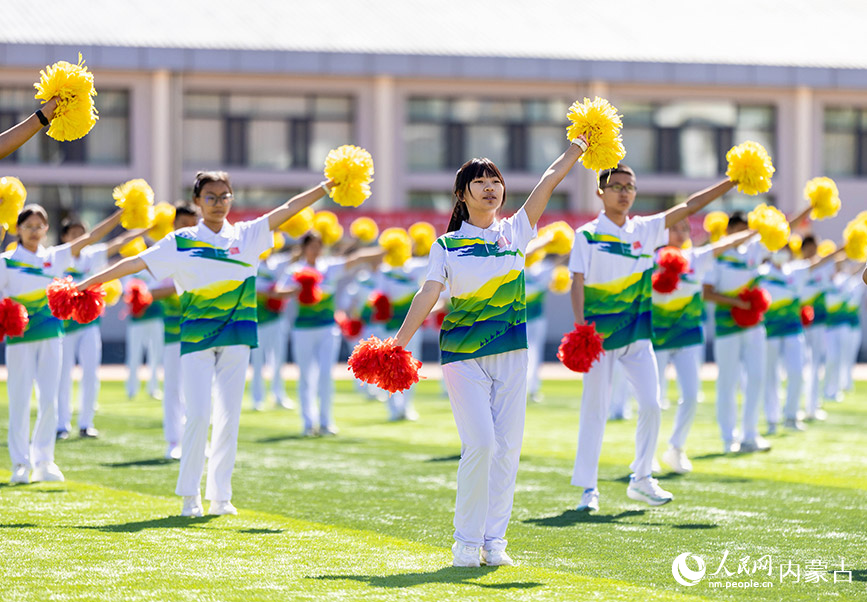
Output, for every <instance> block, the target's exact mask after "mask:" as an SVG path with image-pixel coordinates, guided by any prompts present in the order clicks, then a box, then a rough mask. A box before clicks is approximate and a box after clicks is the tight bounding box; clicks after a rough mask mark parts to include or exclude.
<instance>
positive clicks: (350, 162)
mask: <svg viewBox="0 0 867 602" xmlns="http://www.w3.org/2000/svg"><path fill="white" fill-rule="evenodd" d="M325 177H326V178H328V179H329V180H332V181H333V182H334V184H335V185H334V187H333V188H332V189H331V198H332V199H334V202H335V203H337V204H338V205H343V206H344V207H358V206H359V205H361V204H362V203H363V202H364V201H366V200H367V199H368V197H370V183H371V182H372V181H373V157H371V156H370V153H369V152H367V151H366V150H364V149H363V148H359V147H357V146H353V145H351V144H345V145H343V146H341V147H338V148H335V149H333V150H331V151H330V152H329V153H328V156H327V157H325Z"/></svg>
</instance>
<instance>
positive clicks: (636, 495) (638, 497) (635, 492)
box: [626, 488, 674, 506]
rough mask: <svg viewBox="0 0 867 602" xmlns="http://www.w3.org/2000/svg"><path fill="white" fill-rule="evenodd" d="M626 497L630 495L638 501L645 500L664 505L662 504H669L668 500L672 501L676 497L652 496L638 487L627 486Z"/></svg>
mask: <svg viewBox="0 0 867 602" xmlns="http://www.w3.org/2000/svg"><path fill="white" fill-rule="evenodd" d="M626 497H628V498H629V499H631V500H635V501H636V502H644V503H645V504H649V505H651V506H662V505H664V504H667V503H668V502H670V501H671V500H673V499H674V498H673V497H669V498H651V497H648V496H646V495H645V494H643V493H642V492H640V491H638V490H636V489H632V488H627V490H626Z"/></svg>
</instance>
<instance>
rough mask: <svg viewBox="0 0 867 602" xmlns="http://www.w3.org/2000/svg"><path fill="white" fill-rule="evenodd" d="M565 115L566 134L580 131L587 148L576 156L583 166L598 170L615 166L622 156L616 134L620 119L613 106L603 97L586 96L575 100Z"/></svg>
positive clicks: (619, 127) (567, 136) (618, 137)
mask: <svg viewBox="0 0 867 602" xmlns="http://www.w3.org/2000/svg"><path fill="white" fill-rule="evenodd" d="M566 117H568V118H569V121H571V122H572V123H571V125H570V126H569V127H568V128H567V129H566V138H567V139H569V140H574V139H575V138H577V137H578V136H580V135H583V136H584V137H585V138H586V139H587V150H586V151H585V152H584V153H583V154H582V155H581V158H580V159H579V161H581V163H582V164H583V165H584V167H586V168H587V169H592V170H593V171H595V172H597V173H598V172H600V171H602V170H603V169H610V168H612V167H617V164H618V163H620V161H621V160H623V158H624V157H625V156H626V148H625V147H624V146H623V138H621V136H620V130H621V129H622V128H623V121H622V119H621V117H620V115H618V114H617V109H616V108H614V107H613V106H612V105H611V103H609V102H608V101H607V100H605V99H604V98H599V97H598V96H597V97H596V98H594V99H593V100H592V101H591V100H590V99H589V98H585V99H584V101H583V102H578V101H575V102H574V103H572V106H571V107H569V112H568V113H567V114H566Z"/></svg>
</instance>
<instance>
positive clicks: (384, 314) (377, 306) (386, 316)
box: [370, 291, 394, 322]
mask: <svg viewBox="0 0 867 602" xmlns="http://www.w3.org/2000/svg"><path fill="white" fill-rule="evenodd" d="M370 305H371V307H373V317H372V318H371V320H372V321H373V322H388V321H389V320H391V318H392V316H393V315H394V310H393V309H392V307H391V300H390V299H389V298H388V296H386V295H385V294H383V293H382V292H381V291H373V292H372V293H371V294H370Z"/></svg>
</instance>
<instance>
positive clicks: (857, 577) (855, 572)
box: [852, 569, 867, 582]
mask: <svg viewBox="0 0 867 602" xmlns="http://www.w3.org/2000/svg"><path fill="white" fill-rule="evenodd" d="M852 581H862V582H863V581H867V569H852Z"/></svg>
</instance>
